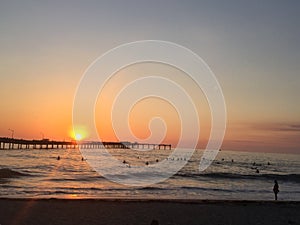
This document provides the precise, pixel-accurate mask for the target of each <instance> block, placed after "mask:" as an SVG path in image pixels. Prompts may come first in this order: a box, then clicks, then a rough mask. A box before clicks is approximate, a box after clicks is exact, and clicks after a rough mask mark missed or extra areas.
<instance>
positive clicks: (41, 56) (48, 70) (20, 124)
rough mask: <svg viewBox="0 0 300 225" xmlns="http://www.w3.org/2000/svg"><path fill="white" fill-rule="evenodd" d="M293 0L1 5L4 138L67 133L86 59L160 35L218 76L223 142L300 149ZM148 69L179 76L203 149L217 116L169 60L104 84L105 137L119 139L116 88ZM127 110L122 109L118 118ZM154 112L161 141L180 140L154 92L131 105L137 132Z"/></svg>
mask: <svg viewBox="0 0 300 225" xmlns="http://www.w3.org/2000/svg"><path fill="white" fill-rule="evenodd" d="M293 4H294V3H289V4H287V3H282V4H281V3H280V4H279V3H278V4H267V3H261V4H254V3H253V4H252V3H251V2H248V3H243V4H241V5H240V4H237V3H236V2H235V3H234V4H233V3H230V2H228V5H227V6H226V7H225V6H220V5H215V4H214V3H213V2H211V3H206V4H205V5H199V3H196V2H193V3H190V4H186V3H184V2H176V3H172V4H171V5H170V4H161V6H160V7H157V5H155V4H152V3H151V2H149V3H147V4H146V3H144V4H133V3H132V4H129V3H128V4H126V5H123V6H122V7H119V5H118V7H117V6H116V5H114V4H113V3H108V4H107V5H105V6H104V5H101V4H100V3H97V2H94V3H91V4H79V3H78V4H77V5H74V7H73V8H70V7H69V4H65V3H63V2H62V3H61V4H60V5H57V4H55V3H49V4H46V3H40V4H33V3H19V4H15V3H14V2H7V3H1V7H0V21H1V22H0V30H1V37H0V47H1V52H0V79H1V82H0V96H1V101H0V136H3V137H10V136H11V131H10V130H9V129H13V130H14V136H15V137H16V138H28V139H40V138H42V137H43V136H44V137H45V138H49V139H56V140H69V139H70V138H72V137H71V135H70V133H71V131H72V105H73V100H74V96H75V93H76V88H77V85H78V84H79V82H80V78H81V77H82V75H83V74H84V71H85V70H86V69H87V67H88V66H89V65H90V64H91V63H92V62H93V61H94V60H95V59H96V58H97V57H99V56H100V55H101V54H103V53H105V52H106V51H108V50H110V49H111V48H114V47H116V46H118V45H119V44H124V43H127V42H131V41H136V40H144V39H160V40H166V41H172V42H175V43H178V44H180V45H183V46H185V47H187V48H190V49H191V50H192V51H194V52H195V53H197V54H198V55H199V56H201V57H202V58H203V59H204V60H205V61H206V63H207V64H208V65H209V66H210V68H211V69H212V71H213V72H214V74H215V75H216V77H217V79H218V81H219V83H220V85H221V87H222V90H223V93H224V97H225V101H226V107H227V113H228V114H227V131H226V136H225V139H224V143H223V146H222V148H223V149H228V150H247V151H267V152H293V153H299V152H300V143H299V140H300V117H299V115H300V104H299V103H298V96H299V84H300V76H299V71H300V68H299V57H300V55H299V52H300V49H299V46H300V45H299V29H298V27H299V20H297V19H298V11H297V10H295V9H297V7H295V6H294V5H293ZM295 4H296V3H295ZM25 9H26V10H25ZM124 9H126V10H124ZM279 11H280V13H282V16H278V13H277V12H279ZM140 12H143V13H142V14H139V13H140ZM266 28H267V29H266ZM145 73H147V74H145ZM149 74H150V75H162V76H165V77H166V78H169V79H172V80H173V81H175V82H177V83H179V84H180V85H181V86H182V87H184V88H185V89H186V90H187V91H188V92H189V94H190V95H191V98H192V99H193V101H194V103H195V107H196V109H197V111H198V113H199V115H198V116H199V121H200V132H201V133H200V141H199V145H198V147H202V148H203V147H204V146H205V143H206V141H207V138H208V136H209V133H210V120H211V118H210V110H209V107H208V104H207V102H206V99H205V96H204V95H203V93H202V92H201V91H200V90H198V89H197V87H196V86H195V84H194V83H193V82H192V81H191V80H189V79H188V78H187V77H186V76H184V75H183V74H182V73H181V72H180V71H177V70H176V69H174V68H170V67H164V66H162V65H148V64H145V65H139V66H132V67H128V68H126V69H124V70H122V71H120V72H119V73H118V74H116V75H115V77H114V79H112V80H111V81H110V82H109V83H107V85H106V86H105V89H104V90H103V92H102V93H100V95H99V98H98V101H97V104H96V108H95V120H96V122H97V129H98V131H99V134H100V136H101V137H102V138H103V139H105V140H114V138H115V135H114V132H113V130H112V125H111V123H110V122H111V120H110V113H111V109H112V103H113V100H114V96H115V95H116V94H117V93H118V90H120V88H121V87H122V86H123V85H125V84H128V83H129V82H130V81H132V80H134V79H137V78H138V77H140V76H144V75H149ZM166 91H167V90H166ZM137 93H138V92H137ZM129 99H130V96H129ZM124 105H125V103H124ZM122 107H123V106H122ZM122 113H123V112H122V110H119V111H118V110H117V112H116V114H115V116H116V117H117V118H121V117H122V116H123V115H122ZM153 117H161V118H162V119H163V120H164V121H165V125H166V127H167V129H166V137H165V138H164V141H166V142H171V143H172V144H176V143H177V142H178V138H179V134H180V122H179V119H178V115H177V114H176V110H175V109H174V108H173V107H172V106H171V105H170V104H168V103H167V102H165V101H163V100H162V99H157V98H148V99H145V100H143V101H141V102H139V103H137V104H136V105H135V107H134V108H132V111H131V113H130V116H129V124H130V127H131V129H132V131H133V133H134V135H135V136H136V137H139V138H147V137H149V135H150V130H149V127H148V125H149V122H150V121H151V118H153ZM189 122H190V123H192V121H189ZM163 127H164V125H163V123H162V122H161V121H159V120H155V121H154V122H153V124H152V129H153V130H152V131H155V130H156V132H155V133H159V134H160V132H161V130H162V128H163ZM119 128H120V129H121V130H122V129H125V124H123V125H121V124H120V127H119ZM81 129H86V130H85V131H84V133H85V134H84V135H83V136H85V138H86V139H93V138H95V137H93V136H90V134H89V131H88V128H84V126H82V127H81ZM189 141H190V140H185V142H186V144H187V145H188V144H189Z"/></svg>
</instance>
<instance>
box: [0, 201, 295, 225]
mask: <svg viewBox="0 0 300 225" xmlns="http://www.w3.org/2000/svg"><path fill="white" fill-rule="evenodd" d="M152 220H157V221H158V222H159V224H160V225H163V224H165V225H171V224H174V225H175V224H186V225H193V224H195V225H196V224H197V225H201V224H207V225H227V224H228V225H234V224H237V225H241V224H255V225H259V224H271V225H276V224H280V225H283V224H300V202H254V201H180V200H178V201H177V200H176V201H175V200H161V201H160V200H63V199H48V200H47V199H44V200H28V199H27V200H26V199H0V224H1V225H11V224H14V225H17V224H24V225H25V224H26V225H35V224H36V225H43V224H53V225H55V224H59V225H63V224H70V225H93V224H106V225H109V224H112V225H126V224H128V225H143V224H145V225H150V224H151V221H152Z"/></svg>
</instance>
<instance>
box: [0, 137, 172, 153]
mask: <svg viewBox="0 0 300 225" xmlns="http://www.w3.org/2000/svg"><path fill="white" fill-rule="evenodd" d="M78 147H80V148H84V149H97V148H110V149H112V148H116V149H129V148H132V149H165V150H166V149H171V148H172V146H171V145H170V144H147V143H137V142H99V141H78V142H77V141H54V140H49V139H41V140H25V139H16V138H5V137H4V138H3V137H2V138H0V149H72V148H73V149H75V148H78Z"/></svg>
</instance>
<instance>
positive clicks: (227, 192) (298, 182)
mask: <svg viewBox="0 0 300 225" xmlns="http://www.w3.org/2000/svg"><path fill="white" fill-rule="evenodd" d="M93 151H97V149H96V150H95V149H94V150H93ZM171 152H172V150H152V151H135V150H128V149H110V153H111V154H112V155H113V156H114V157H115V158H117V159H118V160H120V161H125V162H126V163H127V164H128V165H130V166H131V167H134V166H151V165H154V164H155V163H157V161H158V162H159V161H161V160H164V159H166V160H173V161H176V160H178V161H180V160H187V159H185V158H176V157H175V158H174V157H173V158H169V155H170V153H171ZM202 153H203V151H201V150H196V151H195V152H194V154H193V156H192V157H191V158H190V159H188V160H187V164H186V165H185V166H184V167H183V168H182V169H181V170H180V171H178V172H177V173H176V174H175V175H173V176H171V177H170V178H168V179H166V180H165V181H162V182H160V183H157V184H152V185H149V186H145V187H132V186H126V185H122V184H119V183H115V182H112V181H110V180H108V179H107V178H105V177H103V176H101V174H99V173H97V172H95V170H94V169H93V168H91V167H90V165H89V163H88V161H86V160H85V159H82V155H81V153H80V151H79V150H78V149H51V150H50V149H48V150H45V149H43V150H33V149H23V150H0V197H5V198H68V199H76V198H93V199H95V198H96V199H103V198H118V199H119V198H120V199H128V198H130V199H135V198H136V199H187V200H188V199H193V200H194V199H199V200H204V199H212V200H273V199H274V194H273V185H274V180H275V179H276V180H277V181H278V183H279V189H280V192H279V194H278V200H284V201H300V155H293V154H273V153H256V152H255V153H254V152H238V151H225V150H223V151H220V152H219V154H218V155H217V157H216V159H215V160H214V161H213V163H212V164H211V166H210V167H209V168H208V169H206V170H205V171H204V172H199V170H198V168H199V162H200V158H201V155H202ZM58 156H59V157H60V160H58V159H57V157H58ZM146 162H148V164H149V165H146ZM106 167H107V168H108V169H110V168H109V165H106ZM111 169H114V168H111Z"/></svg>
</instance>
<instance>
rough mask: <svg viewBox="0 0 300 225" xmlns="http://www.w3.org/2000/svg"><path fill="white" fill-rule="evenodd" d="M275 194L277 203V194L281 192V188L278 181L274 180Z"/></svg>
mask: <svg viewBox="0 0 300 225" xmlns="http://www.w3.org/2000/svg"><path fill="white" fill-rule="evenodd" d="M273 192H274V194H275V200H276V201H277V194H278V192H279V186H278V183H277V180H274V187H273Z"/></svg>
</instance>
